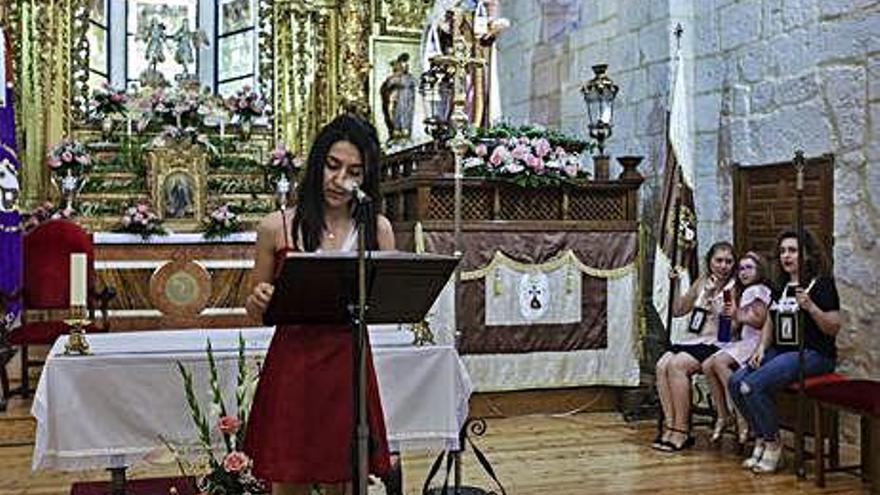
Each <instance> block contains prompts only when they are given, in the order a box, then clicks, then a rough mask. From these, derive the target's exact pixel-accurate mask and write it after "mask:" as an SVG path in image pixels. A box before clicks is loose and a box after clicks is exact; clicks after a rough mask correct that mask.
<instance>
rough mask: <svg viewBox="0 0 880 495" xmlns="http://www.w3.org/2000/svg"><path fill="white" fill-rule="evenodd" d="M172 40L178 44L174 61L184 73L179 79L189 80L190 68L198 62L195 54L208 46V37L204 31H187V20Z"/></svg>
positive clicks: (182, 22)
mask: <svg viewBox="0 0 880 495" xmlns="http://www.w3.org/2000/svg"><path fill="white" fill-rule="evenodd" d="M171 39H172V40H174V42H175V43H176V46H175V49H174V61H175V62H177V63H178V64H180V65H181V66H183V73H182V74H181V75H180V76H179V77H178V79H189V78H190V77H191V76H190V74H189V66H190V64H192V63H193V62H195V60H196V57H195V52H196V50H198V49H199V48H201V47H202V46H208V37H207V36H206V35H205V32H204V31H202V30H195V31H190V30H189V29H187V26H186V20H183V21H181V23H180V28H179V29H178V30H177V31H176V32H175V33H174V35H172V37H171Z"/></svg>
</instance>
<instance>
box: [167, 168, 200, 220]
mask: <svg viewBox="0 0 880 495" xmlns="http://www.w3.org/2000/svg"><path fill="white" fill-rule="evenodd" d="M193 194H194V191H193V185H192V181H191V180H190V178H189V176H188V175H186V174H183V173H175V174H172V175H170V176H168V178H167V179H165V187H164V194H163V195H164V198H163V200H164V202H165V204H164V206H165V208H164V209H165V212H164V213H165V218H185V217H191V216H192V215H193Z"/></svg>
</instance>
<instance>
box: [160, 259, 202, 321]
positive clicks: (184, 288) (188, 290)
mask: <svg viewBox="0 0 880 495" xmlns="http://www.w3.org/2000/svg"><path fill="white" fill-rule="evenodd" d="M210 295H211V274H210V273H208V271H207V270H206V269H205V268H204V267H203V266H202V265H201V264H199V263H197V262H194V261H172V262H170V263H166V264H165V265H163V266H162V267H160V268H159V269H157V270H156V271H155V272H154V273H153V276H152V277H150V300H151V301H152V302H153V305H155V306H156V308H157V309H158V310H159V311H161V312H162V313H163V314H166V315H169V316H196V315H198V314H199V313H200V312H201V311H202V310H203V309H204V308H205V305H206V304H207V303H208V298H209V297H210Z"/></svg>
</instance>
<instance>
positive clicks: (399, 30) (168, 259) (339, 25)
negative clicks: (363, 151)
mask: <svg viewBox="0 0 880 495" xmlns="http://www.w3.org/2000/svg"><path fill="white" fill-rule="evenodd" d="M431 3H432V2H431V1H425V0H370V1H364V0H274V1H273V0H257V2H256V5H257V15H258V19H259V23H258V31H259V32H258V39H259V42H258V43H259V46H258V53H259V59H258V63H259V69H260V70H259V74H260V75H259V77H260V80H259V84H260V86H261V89H262V90H263V91H264V92H265V93H266V97H267V98H268V99H269V102H270V105H271V108H272V112H271V115H270V125H269V127H268V128H265V129H259V128H255V131H254V135H253V137H252V138H251V139H250V140H249V141H248V142H246V143H236V144H234V145H233V146H231V147H230V148H229V149H228V150H226V151H227V152H228V153H229V154H231V155H235V156H239V157H241V158H250V159H253V160H255V161H257V162H259V163H264V159H265V157H266V153H268V151H269V150H270V149H271V148H272V146H274V143H275V142H276V141H279V140H280V141H284V142H285V143H286V144H287V146H288V148H290V149H292V150H293V151H294V152H295V153H302V152H305V151H306V147H307V145H308V143H309V142H310V141H311V139H312V137H313V136H314V135H315V133H316V132H317V129H318V128H319V127H320V126H321V125H323V124H324V123H326V122H328V121H329V120H330V119H332V118H333V117H334V116H335V115H337V114H338V113H339V112H340V111H342V110H343V109H347V110H357V111H360V112H362V113H370V108H371V105H370V102H369V98H370V97H369V92H368V90H369V88H368V87H367V86H368V85H367V81H368V80H369V76H370V71H371V70H372V69H373V67H374V66H375V65H376V64H385V65H387V64H388V61H374V60H371V59H370V42H371V39H373V38H374V37H376V36H381V37H383V39H384V40H393V39H395V38H399V39H400V40H402V42H405V43H408V44H412V43H414V42H415V43H417V42H418V41H417V40H418V39H419V38H420V36H421V32H422V24H423V22H424V21H423V20H424V17H425V13H426V11H427V10H428V9H429V8H430V7H431ZM88 5H89V2H88V0H10V1H7V2H2V4H0V22H2V23H3V24H4V25H5V26H7V29H6V32H7V33H8V34H9V35H10V36H11V38H12V46H13V54H14V57H13V66H14V76H15V86H14V88H15V95H16V100H15V104H16V117H17V129H18V137H19V140H20V142H19V150H20V153H19V154H20V156H21V157H22V162H23V171H22V175H21V177H20V181H21V184H22V196H21V209H22V210H23V211H28V210H30V209H32V208H33V207H35V206H36V205H37V204H39V203H41V202H42V201H43V200H45V199H46V198H49V197H57V193H56V191H55V189H54V187H53V186H52V185H51V184H50V181H49V176H48V172H47V169H46V167H45V165H44V157H45V155H46V152H47V150H49V149H50V148H51V147H52V146H53V145H54V144H55V143H57V142H58V141H59V140H60V139H61V138H62V137H64V136H70V135H72V136H74V137H75V138H76V139H78V140H80V141H82V142H85V143H90V142H91V143H92V145H91V147H92V153H93V156H96V157H98V158H101V159H102V160H104V161H107V160H109V159H110V158H112V157H113V156H117V155H120V154H123V153H125V148H126V145H125V144H123V143H110V144H105V145H96V144H94V143H95V142H96V141H98V136H99V135H100V129H99V128H98V127H97V126H96V125H95V124H91V123H88V122H86V120H85V115H84V112H83V106H82V104H83V102H84V101H85V100H84V99H85V98H87V97H88V92H89V90H88V88H87V81H88V67H89V45H88V38H87V36H86V29H87V28H88V23H89V21H88V10H87V9H88ZM229 131H230V134H233V133H234V131H233V130H232V129H230V130H229ZM208 132H210V130H208ZM214 132H215V133H216V131H214ZM150 137H151V136H145V135H137V136H136V138H137V139H138V143H142V142H145V141H147V140H148V139H149V138H150ZM214 137H216V135H215V136H214ZM230 138H231V136H230ZM175 153H176V154H177V156H171V155H173V154H175ZM204 153H205V152H204V151H203V150H200V149H198V148H197V147H192V146H184V147H179V148H174V149H171V150H162V149H154V150H147V151H146V152H145V153H144V154H143V156H141V157H140V159H139V160H133V159H132V160H130V161H129V163H132V162H135V161H137V162H138V163H139V164H141V165H138V166H129V167H127V168H123V169H121V170H105V171H95V172H93V177H92V179H93V183H92V185H91V186H93V185H94V183H95V182H102V183H104V184H105V185H109V186H112V185H114V184H127V185H129V186H130V188H129V189H126V188H122V189H124V191H121V192H120V191H116V190H112V188H110V190H108V189H105V190H100V191H96V190H91V192H89V189H88V188H89V187H91V186H90V185H89V184H87V186H86V189H84V191H83V193H82V194H81V195H80V198H79V199H80V200H82V201H90V202H91V203H92V204H94V205H97V206H96V208H105V210H100V209H96V210H94V211H93V213H94V215H91V216H90V217H88V218H84V219H82V221H83V222H84V223H86V224H87V225H88V226H89V227H90V229H91V230H95V231H100V230H104V229H107V228H110V227H111V226H112V223H115V222H116V221H118V219H119V217H120V215H121V213H122V212H121V211H120V210H119V208H118V204H117V203H119V202H122V201H124V200H126V199H129V198H130V197H133V196H137V197H143V196H153V197H155V196H157V195H158V194H159V191H160V190H161V189H160V188H159V187H158V186H159V184H161V180H162V179H163V178H164V177H165V176H166V175H168V174H169V173H173V171H174V170H178V171H182V172H185V173H187V174H189V175H191V176H193V177H196V176H199V175H201V177H199V180H198V181H197V182H196V189H198V191H196V201H195V203H194V204H195V206H196V208H195V209H196V210H197V211H196V212H195V219H196V220H197V219H198V218H199V217H200V216H202V215H203V214H204V210H205V208H206V207H207V205H209V204H211V203H215V202H219V201H225V200H236V199H238V200H241V199H245V198H244V197H242V195H237V194H236V193H235V192H229V190H228V189H229V188H228V187H225V185H228V183H229V182H230V181H231V180H237V181H240V182H241V183H242V184H245V185H246V186H247V187H250V186H254V187H257V186H259V183H260V181H261V180H262V172H261V171H258V170H257V171H255V170H250V171H232V170H225V169H222V168H221V169H216V168H211V167H208V168H207V170H205V167H204V162H205V155H204ZM124 161H125V160H120V162H124ZM131 184H134V185H133V186H132V185H131ZM246 199H247V203H248V204H249V205H256V206H258V207H259V208H263V207H264V206H265V205H268V206H267V207H268V208H271V205H272V203H271V202H272V197H271V194H270V192H269V191H268V190H264V192H263V194H260V195H257V196H256V197H251V196H248V197H247V198H246ZM258 216H259V214H258V212H254V213H253V215H252V216H251V219H255V218H257V217H258ZM166 223H168V224H169V226H170V227H171V228H172V229H173V230H175V231H177V232H180V231H186V230H191V228H192V226H193V225H192V222H191V221H189V225H183V224H186V223H187V222H183V224H182V223H181V222H179V221H175V220H166ZM186 236H190V237H192V234H186V235H184V236H183V237H186ZM110 237H113V236H112V235H105V234H101V235H97V236H96V255H97V261H98V274H99V277H100V278H101V281H102V283H104V284H107V285H112V286H114V287H116V288H117V289H118V290H119V293H120V296H119V297H117V298H116V299H115V300H114V301H113V302H112V303H111V310H112V313H111V326H112V327H113V328H114V329H117V330H125V329H132V330H134V329H149V328H161V327H210V326H234V325H241V324H244V323H246V320H245V317H244V314H243V313H244V311H243V306H244V298H245V297H246V295H247V290H246V289H247V287H250V283H249V278H248V277H249V272H250V266H249V265H248V264H247V260H251V259H253V239H252V235H251V236H250V237H248V236H245V239H244V240H242V239H239V240H226V241H224V242H211V243H208V242H204V241H201V242H198V243H193V242H192V239H183V240H181V242H176V241H174V240H173V239H168V238H166V239H161V242H159V243H151V244H142V243H141V242H140V241H139V240H138V239H136V238H132V240H131V241H130V243H125V242H119V241H118V240H117V241H113V242H110V241H102V240H101V239H102V238H110ZM157 241H158V239H157ZM187 281H188V282H187ZM172 282H173V284H172ZM183 282H187V283H183ZM169 284H171V285H169ZM172 286H173V287H172ZM174 287H177V289H180V290H177V289H175V290H171V289H173V288H174ZM181 288H185V289H186V290H183V289H181ZM181 291H182V292H181ZM169 294H171V295H174V294H176V295H177V296H175V297H177V298H178V299H180V297H179V296H180V295H181V294H186V296H187V297H186V298H184V299H186V300H185V301H183V300H180V301H172V299H174V298H173V297H171V296H169ZM166 296H167V297H166ZM114 315H115V316H114Z"/></svg>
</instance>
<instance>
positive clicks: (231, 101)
mask: <svg viewBox="0 0 880 495" xmlns="http://www.w3.org/2000/svg"><path fill="white" fill-rule="evenodd" d="M226 108H227V109H228V110H229V112H230V113H231V114H232V116H233V119H234V121H236V122H237V123H239V124H240V123H243V122H251V121H253V120H254V119H256V118H258V117H262V116H263V115H264V114H265V113H266V100H265V98H263V95H261V94H260V93H258V92H256V91H254V90H253V88H251V87H250V86H244V87H242V88H241V89H239V90H238V91H236V92H235V94H234V95H232V96H230V97H229V98H227V99H226Z"/></svg>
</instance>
